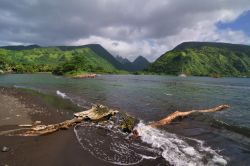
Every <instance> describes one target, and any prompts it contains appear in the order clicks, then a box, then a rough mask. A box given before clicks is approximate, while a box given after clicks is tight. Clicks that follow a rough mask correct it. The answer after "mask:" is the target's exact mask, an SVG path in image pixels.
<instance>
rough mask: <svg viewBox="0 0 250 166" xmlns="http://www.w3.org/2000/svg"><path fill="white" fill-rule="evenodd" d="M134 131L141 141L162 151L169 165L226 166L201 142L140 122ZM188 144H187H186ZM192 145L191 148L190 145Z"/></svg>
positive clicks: (223, 161)
mask: <svg viewBox="0 0 250 166" xmlns="http://www.w3.org/2000/svg"><path fill="white" fill-rule="evenodd" d="M136 130H137V131H138V132H139V133H140V136H141V140H142V141H143V142H145V143H148V144H150V145H151V146H152V147H153V148H156V149H160V150H161V151H162V154H161V155H162V157H163V158H165V159H166V161H168V162H169V163H170V164H171V165H177V166H184V165H226V164H227V161H226V160H225V159H224V158H223V157H222V156H221V155H219V154H218V153H217V152H216V151H215V150H212V149H211V148H210V147H206V146H205V145H204V142H203V141H200V140H197V139H191V138H180V137H179V136H177V135H176V134H172V133H168V132H166V131H162V130H159V129H155V128H152V127H150V126H148V125H145V124H144V123H142V122H140V123H139V124H138V125H137V127H136ZM188 142H189V143H188ZM190 144H192V146H191V145H190Z"/></svg>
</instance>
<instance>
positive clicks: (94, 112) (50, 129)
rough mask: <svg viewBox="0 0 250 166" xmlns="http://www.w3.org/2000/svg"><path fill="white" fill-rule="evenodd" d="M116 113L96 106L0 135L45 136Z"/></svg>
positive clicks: (168, 119)
mask: <svg viewBox="0 0 250 166" xmlns="http://www.w3.org/2000/svg"><path fill="white" fill-rule="evenodd" d="M226 108H229V105H220V106H217V107H214V108H210V109H204V110H191V111H187V112H180V111H176V112H174V113H172V114H170V115H168V116H166V117H165V118H163V119H161V120H159V121H156V122H153V123H151V124H149V125H150V126H151V127H160V126H163V125H168V124H170V123H171V122H172V121H173V120H175V119H176V118H178V117H185V116H188V115H190V114H193V113H197V112H198V113H208V112H218V111H222V110H224V109H226ZM116 113H118V111H115V110H111V109H108V107H105V106H102V105H98V106H95V107H92V108H91V109H90V110H87V111H82V112H78V113H75V114H74V116H75V117H74V118H73V119H71V120H66V121H63V122H61V123H56V124H50V125H34V126H31V127H30V128H23V131H22V132H19V133H15V131H20V130H22V129H16V130H10V131H5V132H2V133H0V135H10V136H11V135H15V136H39V135H46V134H51V133H54V132H56V131H58V130H65V129H68V128H69V127H71V126H74V125H75V124H77V123H81V122H82V121H84V120H91V121H103V120H108V119H109V118H110V117H111V116H114V115H115V114H116ZM133 135H134V137H138V136H139V135H140V133H138V132H137V131H136V130H134V131H133Z"/></svg>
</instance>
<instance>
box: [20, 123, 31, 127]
mask: <svg viewBox="0 0 250 166" xmlns="http://www.w3.org/2000/svg"><path fill="white" fill-rule="evenodd" d="M18 126H19V127H32V126H33V125H32V124H20V125H18Z"/></svg>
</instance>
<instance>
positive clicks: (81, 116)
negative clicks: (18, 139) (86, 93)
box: [0, 105, 118, 136]
mask: <svg viewBox="0 0 250 166" xmlns="http://www.w3.org/2000/svg"><path fill="white" fill-rule="evenodd" d="M117 112H118V111H116V110H111V109H109V108H107V107H105V106H102V105H97V106H94V107H92V108H91V109H90V110H87V111H82V112H78V113H75V114H74V116H75V117H74V118H73V119H71V120H66V121H64V122H61V123H56V124H50V125H35V126H32V127H31V128H28V129H27V128H24V130H25V131H23V132H21V133H15V131H20V130H22V129H17V130H11V131H10V132H8V131H7V132H2V135H15V136H39V135H46V134H51V133H54V132H56V131H58V130H61V129H68V128H69V127H71V126H73V125H75V124H77V123H80V122H82V121H84V120H91V121H100V120H107V119H108V118H110V117H111V116H113V115H115V114H116V113H117ZM0 135H1V134H0Z"/></svg>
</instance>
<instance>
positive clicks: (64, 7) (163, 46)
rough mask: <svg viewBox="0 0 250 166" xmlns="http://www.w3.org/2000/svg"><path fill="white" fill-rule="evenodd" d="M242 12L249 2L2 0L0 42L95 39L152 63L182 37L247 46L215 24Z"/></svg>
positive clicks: (112, 49)
mask: <svg viewBox="0 0 250 166" xmlns="http://www.w3.org/2000/svg"><path fill="white" fill-rule="evenodd" d="M247 10H250V1H249V0H241V1H237V2H236V1H235V0H209V1H208V0H198V1H197V0H185V1H183V0H134V1H131V0H119V1H118V0H72V1H68V0H53V1H51V0H43V1H38V0H13V1H9V0H1V2H0V14H1V15H0V25H1V26H0V36H1V41H2V42H0V44H2V45H3V43H6V44H8V43H25V44H27V43H34V44H40V45H61V44H71V45H73V44H77V45H80V44H90V43H99V44H101V45H103V46H104V47H105V48H107V49H108V50H109V51H110V52H111V53H113V54H114V55H118V54H119V55H121V56H123V57H128V58H129V59H131V60H133V59H134V58H135V57H136V56H138V55H143V56H145V57H147V58H148V59H149V60H151V61H152V60H154V59H156V58H157V57H159V56H160V55H161V54H162V53H164V52H165V51H167V50H169V49H171V48H173V47H174V46H176V45H177V44H180V43H181V42H183V41H221V42H232V43H244V44H250V40H249V39H250V37H249V36H247V35H246V34H244V32H242V31H232V30H230V29H225V30H220V29H218V28H217V27H216V23H218V22H219V21H220V22H230V21H233V20H235V19H237V17H239V15H240V14H242V13H243V12H244V11H247ZM114 43H117V44H114Z"/></svg>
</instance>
